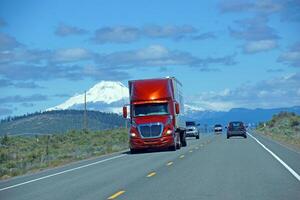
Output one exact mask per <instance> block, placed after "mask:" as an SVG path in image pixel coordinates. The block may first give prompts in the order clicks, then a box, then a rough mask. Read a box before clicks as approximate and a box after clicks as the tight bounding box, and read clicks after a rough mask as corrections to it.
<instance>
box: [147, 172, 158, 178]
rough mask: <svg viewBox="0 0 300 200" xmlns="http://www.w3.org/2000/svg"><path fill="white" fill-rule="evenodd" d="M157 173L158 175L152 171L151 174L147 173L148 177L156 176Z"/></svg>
mask: <svg viewBox="0 0 300 200" xmlns="http://www.w3.org/2000/svg"><path fill="white" fill-rule="evenodd" d="M155 175H156V173H155V172H151V173H150V174H148V175H147V177H148V178H150V177H152V176H155Z"/></svg>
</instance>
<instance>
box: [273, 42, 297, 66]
mask: <svg viewBox="0 0 300 200" xmlns="http://www.w3.org/2000/svg"><path fill="white" fill-rule="evenodd" d="M277 61H278V62H282V63H284V64H287V65H290V66H293V67H300V42H299V43H296V44H294V45H293V46H292V47H291V48H290V49H289V50H288V51H286V52H283V53H282V54H281V55H280V56H279V57H278V59H277Z"/></svg>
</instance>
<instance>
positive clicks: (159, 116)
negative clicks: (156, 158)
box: [123, 78, 186, 153]
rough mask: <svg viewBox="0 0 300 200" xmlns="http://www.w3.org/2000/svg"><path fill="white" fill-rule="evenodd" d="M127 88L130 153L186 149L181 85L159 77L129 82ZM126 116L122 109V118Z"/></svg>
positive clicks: (173, 80) (174, 80)
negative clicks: (148, 150) (149, 150)
mask: <svg viewBox="0 0 300 200" xmlns="http://www.w3.org/2000/svg"><path fill="white" fill-rule="evenodd" d="M128 85H129V98H130V99H129V100H130V104H129V109H130V115H129V118H130V128H129V147H130V151H131V153H136V152H137V151H139V150H146V149H162V148H167V149H170V150H173V151H175V150H176V149H179V148H180V147H181V146H186V139H185V131H186V130H185V126H184V123H183V121H182V119H181V115H182V113H183V98H182V94H181V89H180V88H181V83H180V82H179V81H177V80H176V79H175V78H161V79H145V80H133V81H129V82H128ZM127 113H128V112H127V106H124V107H123V117H125V118H126V117H127Z"/></svg>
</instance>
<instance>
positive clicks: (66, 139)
mask: <svg viewBox="0 0 300 200" xmlns="http://www.w3.org/2000/svg"><path fill="white" fill-rule="evenodd" d="M0 142H1V143H0V179H7V178H10V177H13V176H18V175H22V174H25V173H28V172H34V171H39V170H42V169H45V168H50V167H55V166H59V165H62V164H66V163H69V162H72V161H76V160H81V159H86V158H90V157H94V156H100V155H104V154H109V153H112V152H116V151H120V150H124V149H126V148H128V134H127V129H124V128H123V129H113V130H104V131H69V132H67V133H66V134H53V135H36V136H30V137H29V136H7V135H4V136H2V137H0Z"/></svg>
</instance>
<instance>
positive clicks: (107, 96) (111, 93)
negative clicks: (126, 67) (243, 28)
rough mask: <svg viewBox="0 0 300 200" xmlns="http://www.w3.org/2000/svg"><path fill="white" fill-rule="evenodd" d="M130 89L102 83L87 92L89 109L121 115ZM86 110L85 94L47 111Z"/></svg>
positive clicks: (114, 83)
mask: <svg viewBox="0 0 300 200" xmlns="http://www.w3.org/2000/svg"><path fill="white" fill-rule="evenodd" d="M128 95H129V93H128V88H127V87H126V86H125V85H123V84H122V83H121V82H114V81H101V82H99V83H97V84H96V85H94V86H93V87H92V88H91V89H89V90H88V91H87V92H86V101H87V108H88V109H89V110H99V111H102V112H113V113H120V112H121V111H122V109H121V107H122V106H123V105H124V104H126V103H127V102H128ZM83 108H84V93H82V94H77V95H74V96H73V97H71V98H69V99H68V100H67V101H65V102H64V103H62V104H60V105H57V106H55V107H52V108H48V109H47V110H67V109H80V110H82V109H83Z"/></svg>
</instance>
